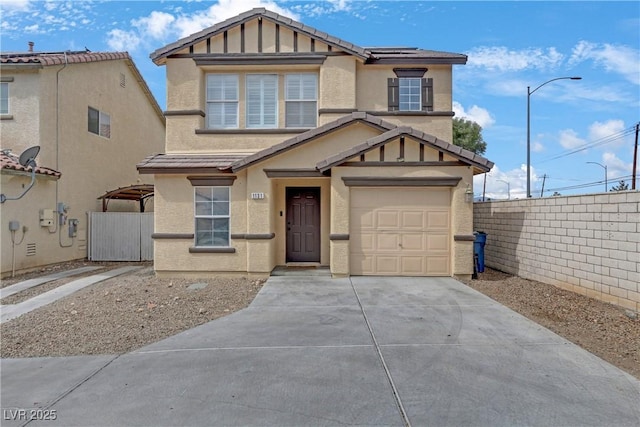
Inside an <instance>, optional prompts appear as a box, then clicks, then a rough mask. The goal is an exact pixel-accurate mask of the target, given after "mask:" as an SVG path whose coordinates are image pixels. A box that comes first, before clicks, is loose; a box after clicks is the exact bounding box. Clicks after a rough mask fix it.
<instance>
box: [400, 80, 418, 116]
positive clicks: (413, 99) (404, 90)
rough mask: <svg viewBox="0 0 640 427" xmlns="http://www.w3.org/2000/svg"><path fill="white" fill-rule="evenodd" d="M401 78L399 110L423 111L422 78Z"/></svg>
mask: <svg viewBox="0 0 640 427" xmlns="http://www.w3.org/2000/svg"><path fill="white" fill-rule="evenodd" d="M398 80H399V82H398V83H399V98H400V99H399V110H400V111H421V110H422V97H421V92H422V90H421V81H422V79H421V78H415V77H408V78H406V77H405V78H400V79H398Z"/></svg>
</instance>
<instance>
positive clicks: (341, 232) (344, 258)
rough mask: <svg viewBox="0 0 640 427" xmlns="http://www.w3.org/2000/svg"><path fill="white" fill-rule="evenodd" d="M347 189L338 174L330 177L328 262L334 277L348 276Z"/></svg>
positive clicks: (348, 203)
mask: <svg viewBox="0 0 640 427" xmlns="http://www.w3.org/2000/svg"><path fill="white" fill-rule="evenodd" d="M349 205H350V202H349V188H348V187H346V186H345V185H344V183H343V182H342V179H341V176H340V175H339V173H334V174H333V175H332V177H331V231H330V235H329V236H330V237H329V238H330V254H329V258H330V260H331V261H330V262H331V274H332V275H333V276H334V277H341V276H348V275H349V262H350V261H349V247H350V246H349V240H348V239H349Z"/></svg>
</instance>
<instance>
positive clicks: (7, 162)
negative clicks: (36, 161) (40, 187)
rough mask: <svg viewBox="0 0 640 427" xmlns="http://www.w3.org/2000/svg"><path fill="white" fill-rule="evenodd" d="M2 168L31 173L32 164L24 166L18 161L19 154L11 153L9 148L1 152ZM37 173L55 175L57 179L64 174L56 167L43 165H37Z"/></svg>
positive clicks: (0, 163)
mask: <svg viewBox="0 0 640 427" xmlns="http://www.w3.org/2000/svg"><path fill="white" fill-rule="evenodd" d="M0 170H2V171H16V172H18V173H25V174H30V173H31V166H29V167H27V166H22V165H21V164H20V162H19V161H18V156H16V155H15V154H13V153H10V152H9V151H7V150H2V151H1V152H0ZM36 174H38V175H45V176H49V177H53V178H55V179H59V178H60V176H61V175H62V174H61V173H60V172H58V171H57V170H54V169H50V168H45V167H42V166H36Z"/></svg>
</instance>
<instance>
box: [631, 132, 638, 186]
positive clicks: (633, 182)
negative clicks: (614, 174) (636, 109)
mask: <svg viewBox="0 0 640 427" xmlns="http://www.w3.org/2000/svg"><path fill="white" fill-rule="evenodd" d="M638 128H640V123H636V143H635V145H634V146H633V172H632V173H631V189H632V190H635V189H636V167H637V165H638Z"/></svg>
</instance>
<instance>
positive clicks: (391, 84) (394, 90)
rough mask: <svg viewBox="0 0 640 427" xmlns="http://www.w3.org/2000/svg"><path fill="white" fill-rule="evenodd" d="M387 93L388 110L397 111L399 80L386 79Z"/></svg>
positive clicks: (398, 105)
mask: <svg viewBox="0 0 640 427" xmlns="http://www.w3.org/2000/svg"><path fill="white" fill-rule="evenodd" d="M387 93H388V103H389V111H398V110H399V109H400V80H399V79H394V78H388V79H387Z"/></svg>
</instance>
